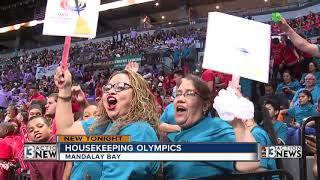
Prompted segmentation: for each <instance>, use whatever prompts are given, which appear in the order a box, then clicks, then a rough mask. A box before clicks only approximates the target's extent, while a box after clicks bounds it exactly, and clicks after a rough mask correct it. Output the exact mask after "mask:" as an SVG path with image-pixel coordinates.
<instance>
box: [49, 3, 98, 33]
mask: <svg viewBox="0 0 320 180" xmlns="http://www.w3.org/2000/svg"><path fill="white" fill-rule="evenodd" d="M99 7H100V0H48V2H47V8H46V15H45V19H44V25H43V34H44V35H54V36H72V37H83V38H94V37H95V36H96V31H97V24H98V16H99Z"/></svg>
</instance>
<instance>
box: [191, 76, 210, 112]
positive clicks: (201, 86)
mask: <svg viewBox="0 0 320 180" xmlns="http://www.w3.org/2000/svg"><path fill="white" fill-rule="evenodd" d="M185 79H186V80H190V81H192V83H193V86H194V87H195V89H196V90H197V91H198V92H199V94H200V95H201V99H202V100H203V101H206V102H208V103H210V104H212V99H213V98H212V93H211V91H210V89H209V87H208V86H207V85H206V83H204V81H202V80H201V79H200V78H199V77H198V76H195V75H188V76H186V77H185ZM212 110H213V107H212V105H211V106H209V109H208V111H207V112H206V116H207V115H208V113H209V112H212ZM212 115H214V114H212Z"/></svg>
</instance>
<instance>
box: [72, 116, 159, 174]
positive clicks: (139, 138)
mask: <svg viewBox="0 0 320 180" xmlns="http://www.w3.org/2000/svg"><path fill="white" fill-rule="evenodd" d="M94 121H95V119H89V120H87V121H83V122H81V124H82V127H83V129H84V131H85V133H86V135H89V134H90V135H92V134H104V133H105V132H108V131H109V130H110V129H111V128H112V126H113V125H114V124H113V123H110V124H108V125H103V126H100V127H98V128H96V129H94V131H93V133H91V132H90V131H89V129H90V126H91V125H92V124H93V123H94ZM118 135H130V140H131V142H158V141H159V140H158V137H157V134H156V132H155V131H154V129H153V128H152V127H151V125H150V124H149V123H147V122H145V121H138V122H133V123H130V124H128V125H127V126H125V127H123V128H122V129H121V130H120V132H119V133H118ZM90 163H91V164H92V163H93V162H76V163H74V167H73V169H72V176H71V179H72V180H83V179H84V177H85V176H86V175H87V174H88V175H89V176H90V177H91V180H96V179H110V180H111V179H112V180H113V179H117V180H118V179H119V180H122V179H123V180H126V179H129V178H130V179H153V176H154V175H155V174H156V173H157V171H158V169H159V167H160V163H159V162H152V161H150V162H106V161H105V162H97V163H95V164H94V166H90V165H91V164H90ZM96 168H97V169H96Z"/></svg>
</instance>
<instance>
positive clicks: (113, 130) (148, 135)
mask: <svg viewBox="0 0 320 180" xmlns="http://www.w3.org/2000/svg"><path fill="white" fill-rule="evenodd" d="M136 72H137V68H136V66H131V67H128V68H127V69H126V70H123V71H120V72H116V73H115V74H113V75H112V76H111V77H110V79H109V80H108V83H107V84H106V85H105V86H104V87H103V96H102V99H101V101H102V103H100V106H101V107H100V108H101V110H102V112H101V116H100V117H99V118H91V119H89V120H86V121H76V122H74V120H73V114H72V109H71V98H72V96H73V95H75V96H77V94H78V93H79V92H76V91H74V90H73V89H72V86H71V84H72V77H71V73H70V72H69V70H68V69H67V68H66V69H65V70H63V69H62V68H61V67H58V68H57V71H56V74H55V78H54V79H55V84H56V86H57V87H58V88H59V93H58V101H57V107H56V123H57V134H60V135H130V138H131V142H158V141H159V140H158V137H157V133H156V131H157V130H158V126H159V118H158V115H157V113H156V103H155V101H154V98H153V95H152V93H151V92H150V91H148V83H147V82H146V81H145V80H144V79H143V78H142V77H141V76H140V75H139V74H138V73H136ZM159 166H160V163H159V162H75V163H74V165H73V168H72V174H71V179H83V178H84V177H85V176H86V175H89V176H90V178H91V180H95V179H120V180H122V179H153V176H154V175H155V174H156V172H157V171H158V169H159Z"/></svg>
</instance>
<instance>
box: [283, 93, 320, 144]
mask: <svg viewBox="0 0 320 180" xmlns="http://www.w3.org/2000/svg"><path fill="white" fill-rule="evenodd" d="M281 113H282V114H288V115H289V116H290V117H291V118H294V119H295V122H292V123H291V124H290V126H291V127H289V128H288V138H287V139H288V142H291V140H292V137H293V141H292V142H291V144H296V145H298V144H299V129H300V126H301V124H302V123H303V121H304V119H305V118H307V117H309V116H316V115H317V114H318V112H317V106H315V105H314V104H313V101H312V94H311V93H310V91H308V90H306V89H305V90H302V91H301V92H300V93H299V104H298V105H296V106H294V107H292V108H290V109H286V110H282V111H281ZM311 125H312V124H308V125H307V126H311ZM305 133H306V134H315V129H314V128H312V127H306V129H305Z"/></svg>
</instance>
